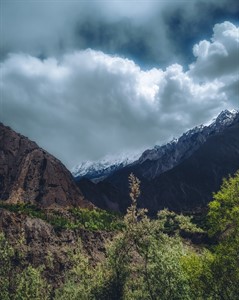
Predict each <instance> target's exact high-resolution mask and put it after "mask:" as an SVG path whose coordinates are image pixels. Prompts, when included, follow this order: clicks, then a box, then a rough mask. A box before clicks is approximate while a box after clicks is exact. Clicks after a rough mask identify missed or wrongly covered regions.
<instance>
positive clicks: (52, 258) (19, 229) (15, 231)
mask: <svg viewBox="0 0 239 300" xmlns="http://www.w3.org/2000/svg"><path fill="white" fill-rule="evenodd" d="M0 232H3V233H4V235H5V237H6V238H7V240H8V241H9V243H10V244H11V245H12V246H13V247H14V248H15V249H18V251H19V253H21V256H23V257H21V260H19V261H18V262H17V261H16V269H17V267H18V265H17V264H18V263H20V262H22V261H24V260H26V262H27V263H30V264H32V265H33V266H34V267H38V266H41V265H45V266H46V269H45V270H44V273H45V276H46V277H47V278H48V280H49V282H51V283H52V284H53V285H54V286H58V285H59V284H61V283H62V281H63V280H64V276H65V272H67V270H69V268H70V267H71V260H72V254H73V253H76V252H77V251H78V252H81V251H83V253H84V254H85V255H86V256H87V257H89V259H90V262H91V263H92V264H95V263H97V262H99V261H101V260H102V258H103V257H104V256H105V246H106V244H107V241H108V240H111V239H112V237H113V234H114V233H113V232H107V231H89V230H85V229H83V228H79V229H75V230H70V229H64V230H63V229H62V230H55V229H54V227H53V226H52V225H50V224H49V223H48V222H45V221H43V220H41V219H39V218H31V217H29V216H27V215H26V214H20V213H13V212H10V211H8V210H5V209H1V208H0ZM81 247H82V248H81ZM19 267H20V266H19Z"/></svg>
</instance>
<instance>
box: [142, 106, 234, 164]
mask: <svg viewBox="0 0 239 300" xmlns="http://www.w3.org/2000/svg"><path fill="white" fill-rule="evenodd" d="M238 115H239V111H237V110H231V111H229V110H224V111H222V112H221V113H220V114H219V115H218V117H217V118H215V119H213V120H212V122H211V124H210V125H208V126H204V125H199V126H196V127H194V128H193V129H190V130H188V131H187V132H186V133H184V134H183V135H182V136H181V137H180V138H178V139H176V138H174V139H173V140H172V141H171V142H169V143H167V144H165V145H162V146H158V145H156V146H154V148H153V149H148V150H146V151H144V152H143V154H142V155H141V157H140V158H139V160H138V162H137V163H140V164H142V163H143V162H144V161H146V160H158V159H160V158H161V157H163V156H164V155H165V154H168V153H171V152H173V151H174V152H176V153H175V155H176V156H177V155H178V156H179V155H180V152H181V153H182V152H184V153H185V148H188V150H190V148H191V151H195V148H196V147H197V146H200V145H201V144H202V143H203V142H205V140H206V139H207V137H208V136H209V135H212V134H216V133H218V132H220V131H221V130H223V129H224V128H225V127H227V126H230V125H231V124H232V123H233V121H234V120H235V119H236V117H237V116H238Z"/></svg>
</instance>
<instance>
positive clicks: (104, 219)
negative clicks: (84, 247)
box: [70, 208, 124, 231]
mask: <svg viewBox="0 0 239 300" xmlns="http://www.w3.org/2000/svg"><path fill="white" fill-rule="evenodd" d="M70 212H71V214H72V216H73V217H74V222H75V224H76V226H79V227H80V226H82V225H83V226H84V228H85V229H88V230H92V231H95V230H107V231H114V230H121V229H122V228H123V226H124V224H123V222H122V220H121V218H120V215H119V214H117V213H113V212H107V211H105V210H101V209H94V210H89V209H83V208H72V209H71V210H70Z"/></svg>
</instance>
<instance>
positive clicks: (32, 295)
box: [14, 265, 50, 300]
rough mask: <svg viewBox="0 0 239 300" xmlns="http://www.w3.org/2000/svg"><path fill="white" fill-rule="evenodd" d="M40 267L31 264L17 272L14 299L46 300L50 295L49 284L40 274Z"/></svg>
mask: <svg viewBox="0 0 239 300" xmlns="http://www.w3.org/2000/svg"><path fill="white" fill-rule="evenodd" d="M41 272H42V269H41V268H33V267H32V266H31V265H30V266H28V267H27V268H25V269H24V270H23V272H22V273H20V274H18V277H17V282H18V285H17V288H16V291H15V296H14V299H15V300H32V299H34V300H47V299H49V295H50V286H49V285H48V284H47V282H46V281H45V280H44V279H43V278H42V276H41Z"/></svg>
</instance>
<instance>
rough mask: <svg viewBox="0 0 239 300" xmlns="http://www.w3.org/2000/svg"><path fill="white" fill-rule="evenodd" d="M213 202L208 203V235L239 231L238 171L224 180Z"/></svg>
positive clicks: (236, 232)
mask: <svg viewBox="0 0 239 300" xmlns="http://www.w3.org/2000/svg"><path fill="white" fill-rule="evenodd" d="M213 198H214V200H213V201H212V202H211V203H209V213H208V219H209V224H210V231H209V232H210V234H211V235H213V234H218V233H219V234H220V233H223V232H226V231H232V232H234V234H238V230H239V171H238V172H237V173H236V174H235V176H234V177H229V179H228V180H226V179H224V181H223V184H222V186H221V189H220V191H219V192H217V193H216V194H214V196H213Z"/></svg>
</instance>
